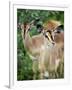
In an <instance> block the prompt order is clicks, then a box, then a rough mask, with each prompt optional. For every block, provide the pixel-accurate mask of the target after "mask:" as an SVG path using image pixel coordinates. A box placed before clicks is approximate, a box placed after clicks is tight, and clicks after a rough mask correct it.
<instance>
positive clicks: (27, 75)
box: [17, 9, 64, 81]
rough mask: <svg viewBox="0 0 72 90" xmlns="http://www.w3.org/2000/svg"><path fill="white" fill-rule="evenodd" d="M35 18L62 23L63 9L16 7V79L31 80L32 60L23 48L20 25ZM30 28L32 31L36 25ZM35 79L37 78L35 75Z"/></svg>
mask: <svg viewBox="0 0 72 90" xmlns="http://www.w3.org/2000/svg"><path fill="white" fill-rule="evenodd" d="M36 18H40V20H41V21H39V23H43V22H46V21H48V20H57V21H60V22H61V23H62V24H64V11H51V10H30V9H17V80H21V81H22V80H33V71H32V60H31V59H30V57H29V56H28V54H27V51H26V50H25V48H24V45H23V41H22V36H21V28H20V25H21V24H22V23H24V22H31V21H32V20H35V19H36ZM32 29H33V30H32V31H36V30H35V29H36V27H33V28H32ZM34 33H35V34H36V33H37V32H32V34H34ZM37 74H38V73H37ZM37 76H38V75H37ZM60 77H63V75H62V76H60ZM37 79H39V78H38V77H37Z"/></svg>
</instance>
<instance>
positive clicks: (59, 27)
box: [56, 25, 64, 30]
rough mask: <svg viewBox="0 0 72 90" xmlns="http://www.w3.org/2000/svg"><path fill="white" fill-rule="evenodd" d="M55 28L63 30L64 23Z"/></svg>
mask: <svg viewBox="0 0 72 90" xmlns="http://www.w3.org/2000/svg"><path fill="white" fill-rule="evenodd" d="M56 29H57V30H64V25H60V26H58V27H57V28H56Z"/></svg>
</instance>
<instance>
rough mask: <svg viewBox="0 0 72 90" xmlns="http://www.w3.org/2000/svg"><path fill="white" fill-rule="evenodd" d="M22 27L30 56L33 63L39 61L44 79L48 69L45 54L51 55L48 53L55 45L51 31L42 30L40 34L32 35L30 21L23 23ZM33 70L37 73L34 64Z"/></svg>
mask: <svg viewBox="0 0 72 90" xmlns="http://www.w3.org/2000/svg"><path fill="white" fill-rule="evenodd" d="M21 29H22V38H23V44H24V46H25V48H26V49H27V51H28V54H29V56H30V57H31V59H32V60H33V63H35V62H36V61H38V67H39V72H40V78H41V79H42V78H43V76H44V73H45V71H46V67H45V64H44V62H45V56H46V55H47V56H49V55H48V54H49V52H50V48H51V47H53V41H52V39H51V37H50V33H49V32H42V33H41V34H39V35H35V36H32V37H30V35H29V29H30V24H29V23H28V24H22V25H21ZM46 52H47V54H46ZM47 59H48V58H47ZM33 72H34V73H36V70H35V68H34V64H33ZM34 79H35V75H34Z"/></svg>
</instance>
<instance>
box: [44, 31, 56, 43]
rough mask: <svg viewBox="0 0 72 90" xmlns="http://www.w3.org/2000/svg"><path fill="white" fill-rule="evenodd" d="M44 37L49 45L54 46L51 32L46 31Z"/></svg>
mask: <svg viewBox="0 0 72 90" xmlns="http://www.w3.org/2000/svg"><path fill="white" fill-rule="evenodd" d="M44 36H45V38H47V40H48V42H49V43H51V44H52V45H54V44H55V42H54V40H53V36H52V31H50V30H48V31H46V32H44Z"/></svg>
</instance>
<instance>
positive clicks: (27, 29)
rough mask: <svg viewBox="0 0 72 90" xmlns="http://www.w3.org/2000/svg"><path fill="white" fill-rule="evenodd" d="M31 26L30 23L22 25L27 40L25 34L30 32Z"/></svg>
mask: <svg viewBox="0 0 72 90" xmlns="http://www.w3.org/2000/svg"><path fill="white" fill-rule="evenodd" d="M30 28H31V26H30V24H29V23H23V24H22V25H21V29H22V33H23V34H24V38H25V34H26V33H27V32H28V31H29V30H30Z"/></svg>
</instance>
